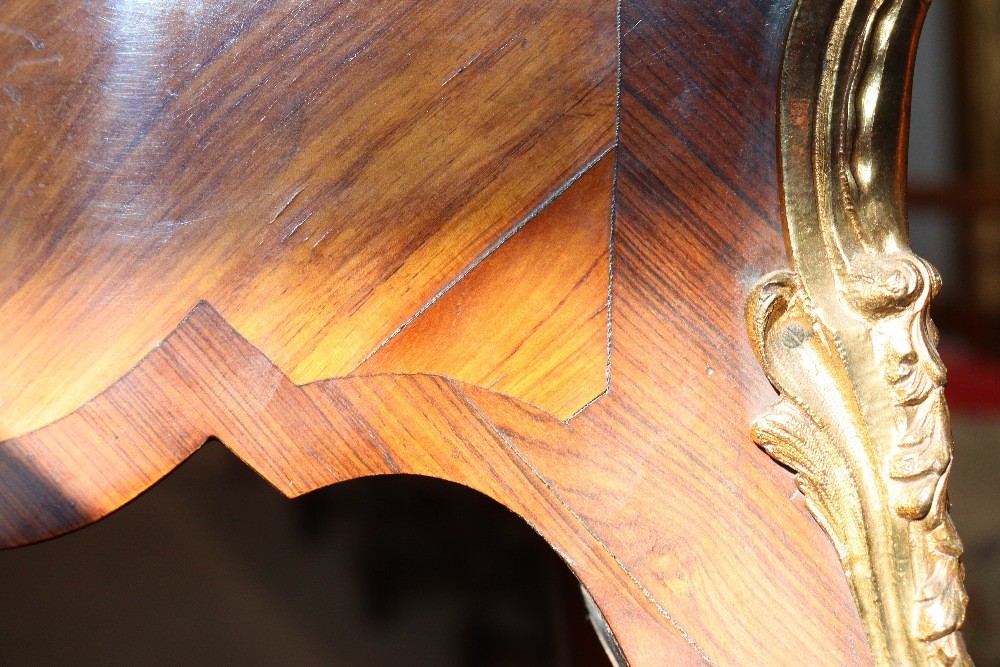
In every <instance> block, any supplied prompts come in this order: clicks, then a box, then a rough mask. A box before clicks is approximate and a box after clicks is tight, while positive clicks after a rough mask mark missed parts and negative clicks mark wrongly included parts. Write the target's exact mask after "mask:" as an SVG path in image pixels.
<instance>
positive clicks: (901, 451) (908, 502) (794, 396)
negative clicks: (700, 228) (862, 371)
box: [747, 254, 971, 665]
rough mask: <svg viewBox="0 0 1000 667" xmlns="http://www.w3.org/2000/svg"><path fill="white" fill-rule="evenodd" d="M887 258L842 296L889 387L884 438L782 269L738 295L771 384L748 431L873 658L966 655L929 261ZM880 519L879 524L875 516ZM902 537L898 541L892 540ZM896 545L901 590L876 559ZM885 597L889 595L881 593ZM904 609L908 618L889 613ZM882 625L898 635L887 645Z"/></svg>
mask: <svg viewBox="0 0 1000 667" xmlns="http://www.w3.org/2000/svg"><path fill="white" fill-rule="evenodd" d="M884 268H886V269H887V270H888V271H889V273H888V274H887V275H882V276H880V275H873V274H872V273H871V272H870V271H869V272H868V273H866V274H865V275H864V276H862V277H860V278H859V279H858V281H857V282H856V283H855V285H854V287H853V288H852V289H851V290H849V292H848V296H847V299H848V301H849V302H850V303H851V304H852V306H853V307H854V308H855V309H857V316H858V319H859V322H860V323H862V330H863V331H865V332H866V333H867V335H868V337H869V340H870V349H871V350H872V352H873V354H872V357H873V359H874V360H875V363H876V365H877V366H878V367H879V368H880V369H881V371H882V372H881V377H880V378H873V379H875V380H881V382H882V383H883V385H884V387H885V389H886V391H885V393H884V395H885V396H886V397H888V401H886V403H887V404H888V409H887V410H886V411H885V412H884V416H885V421H886V422H887V424H888V428H887V430H886V432H887V433H890V434H892V436H893V437H892V438H889V439H885V440H883V441H881V442H878V441H875V440H873V439H872V438H871V433H870V430H869V429H867V428H866V425H865V419H864V417H863V415H862V410H861V405H860V401H861V400H862V399H863V398H864V397H862V396H858V394H857V392H856V391H855V389H854V387H853V385H852V384H851V379H850V373H849V372H848V368H847V365H848V360H847V355H846V354H845V353H844V351H843V350H844V347H845V345H846V343H845V341H844V340H843V339H842V337H840V336H838V335H837V333H836V332H835V331H834V330H833V329H831V328H830V327H829V325H827V324H826V323H825V322H824V321H823V319H822V317H821V316H820V315H818V314H817V313H816V312H815V310H814V309H813V307H812V305H811V303H810V300H809V298H808V296H807V295H806V292H805V290H804V288H803V286H802V283H801V281H800V279H799V276H798V274H796V273H794V272H791V271H778V272H775V273H772V274H770V275H768V276H766V277H765V278H764V279H763V280H762V281H761V282H760V283H759V285H758V286H757V288H756V289H755V290H754V292H753V294H752V295H751V298H750V301H749V307H748V312H747V324H748V328H749V330H750V335H751V341H752V343H753V344H754V348H755V352H756V353H757V356H758V358H759V359H760V361H761V364H762V365H763V367H764V369H765V372H766V373H767V375H768V378H769V379H770V380H771V382H772V384H774V386H775V387H776V388H777V389H778V391H779V392H780V394H781V397H780V399H779V400H778V402H777V403H776V404H775V405H774V406H772V408H771V410H770V411H769V412H768V413H767V414H765V415H763V416H761V417H760V418H758V419H757V420H756V421H755V422H754V423H753V425H752V428H751V433H752V435H753V438H754V440H755V441H756V442H757V443H758V444H759V445H760V446H761V447H762V448H763V449H764V450H765V451H767V453H768V454H770V455H771V456H772V457H773V458H774V459H775V460H777V461H779V462H780V463H782V464H784V465H786V466H788V467H789V468H792V469H793V470H795V471H796V473H797V476H796V483H797V485H798V487H799V490H800V491H801V492H802V494H803V496H804V497H805V500H806V505H807V507H808V508H809V511H810V512H811V513H812V515H813V516H814V517H815V518H816V520H817V522H818V523H819V524H820V525H821V526H822V527H823V530H824V531H825V532H826V533H827V535H828V536H829V538H830V540H831V541H832V542H833V544H834V546H835V547H836V549H837V552H838V554H839V556H840V559H841V562H842V564H843V566H844V569H845V571H846V572H847V573H848V578H849V581H850V584H851V587H852V591H853V593H854V595H855V598H856V599H857V601H858V604H859V607H860V609H861V611H862V617H863V619H864V620H865V621H866V624H867V625H869V627H868V628H867V630H868V633H869V636H870V637H872V638H873V639H877V640H879V641H880V642H881V643H882V644H884V645H885V646H886V647H887V648H886V651H887V654H888V655H890V656H894V657H892V658H891V659H890V660H889V661H886V662H885V663H884V664H927V665H961V664H971V662H970V661H969V660H968V657H967V654H966V653H965V649H964V645H963V643H962V640H961V635H960V634H959V633H958V632H957V631H958V629H959V628H960V627H961V625H962V622H963V620H964V616H965V606H966V602H967V598H966V595H965V590H964V587H963V585H962V581H963V578H964V573H963V570H962V565H961V562H960V560H959V559H960V557H961V555H962V544H961V541H960V540H959V538H958V535H957V533H956V531H955V528H954V525H953V524H952V522H951V519H950V517H949V516H948V512H947V493H946V487H947V473H948V471H949V466H950V464H951V442H950V425H949V417H948V410H947V406H946V404H945V402H944V396H943V389H942V385H943V383H944V381H945V375H944V369H943V366H942V365H941V362H940V360H939V359H938V357H937V354H936V353H935V352H934V347H933V344H932V341H933V339H934V337H935V336H936V334H935V332H934V329H933V325H932V324H931V323H930V321H929V319H928V318H927V316H926V311H927V304H928V302H929V298H930V296H931V295H932V294H933V292H934V291H936V289H937V285H938V284H939V281H938V278H937V275H936V273H935V272H934V270H933V268H931V267H930V265H929V264H927V263H926V262H924V261H923V260H920V259H919V258H916V257H915V256H913V255H909V254H907V255H900V256H898V257H894V258H892V261H890V262H887V264H886V266H885V267H884ZM852 333H855V334H856V333H857V332H852ZM868 398H869V399H871V398H873V397H871V396H869V397H868ZM886 518H889V519H890V521H889V524H890V527H889V529H888V530H885V526H880V525H879V524H880V523H884V522H885V519H886ZM893 523H895V524H898V525H897V526H892V524H893ZM901 538H902V542H903V544H902V545H900V544H896V543H895V542H897V541H900V539H901ZM901 547H905V550H906V551H908V552H909V553H908V563H907V564H908V566H909V567H908V568H907V569H909V570H910V571H911V577H912V579H911V581H912V584H911V586H909V588H910V590H911V594H910V595H909V596H908V595H907V593H906V590H905V589H906V588H908V587H907V586H906V585H905V584H906V582H905V581H903V580H904V579H906V577H896V576H894V575H895V573H893V572H892V568H891V567H881V568H880V567H879V564H880V562H884V563H885V564H890V561H891V560H892V557H894V556H895V555H896V554H897V553H898V552H899V551H900V550H901ZM880 579H881V581H880ZM893 595H895V596H896V598H897V599H896V600H895V603H896V604H895V605H893V604H891V603H890V600H889V599H887V598H888V596H893ZM893 606H896V607H897V608H899V612H901V613H897V614H896V619H894V618H892V617H890V616H888V615H887V614H890V613H893V612H892V611H891V610H892V607H893ZM907 609H908V610H909V613H907ZM907 616H909V617H910V618H911V619H912V620H911V622H910V623H905V622H903V623H894V620H901V619H904V618H905V617H907ZM892 625H897V626H899V627H898V628H897V633H898V634H899V636H900V637H901V638H902V639H903V640H904V641H903V642H902V644H903V646H901V647H898V648H897V649H896V650H893V649H892V647H891V636H892V627H891V626H892ZM897 643H899V642H897ZM873 644H876V641H873ZM906 645H909V646H910V647H911V648H912V649H914V650H916V651H917V654H916V655H917V656H918V657H916V658H912V659H911V658H908V657H905V656H906V654H907V653H909V652H912V651H907V650H904V649H905V648H906ZM873 648H874V646H873ZM894 654H895V655H894ZM919 656H924V657H925V661H921V659H920V657H919Z"/></svg>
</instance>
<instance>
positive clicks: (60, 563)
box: [0, 442, 609, 667]
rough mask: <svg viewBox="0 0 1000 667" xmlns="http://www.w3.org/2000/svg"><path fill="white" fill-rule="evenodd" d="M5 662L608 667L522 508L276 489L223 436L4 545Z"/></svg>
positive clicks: (394, 491) (460, 495)
mask: <svg viewBox="0 0 1000 667" xmlns="http://www.w3.org/2000/svg"><path fill="white" fill-rule="evenodd" d="M0 591H2V594H0V665H4V666H6V665H18V666H22V665H101V666H111V665H122V666H125V665H129V666H135V665H143V666H153V665H172V666H176V665H185V666H186V665H296V666H307V665H317V666H319V665H328V666H332V665H351V666H352V667H357V666H365V667H368V666H371V667H382V666H384V667H404V666H405V667H451V666H455V667H472V666H476V667H515V666H516V667H536V666H537V667H543V666H544V667H549V666H554V667H597V666H600V667H607V666H608V665H609V661H608V658H607V657H606V656H605V654H604V651H603V649H602V647H601V645H600V643H599V641H598V639H597V637H596V635H595V633H594V631H593V630H592V628H591V626H590V624H589V621H588V620H587V616H586V610H585V607H584V603H583V599H582V597H581V594H580V588H579V584H578V583H577V582H576V579H575V578H574V577H573V575H572V574H571V573H570V571H569V569H568V568H567V567H566V566H565V564H563V562H562V561H561V560H559V558H558V557H557V556H556V555H555V553H554V552H553V551H552V550H551V549H550V548H549V547H548V545H547V544H546V543H545V542H544V541H543V540H542V538H541V537H539V536H538V535H537V534H535V533H534V532H532V530H531V529H530V528H529V527H528V526H527V524H526V523H525V522H524V521H522V520H521V519H520V518H519V517H517V516H516V515H514V514H512V513H511V512H509V511H508V510H507V509H505V508H503V507H502V506H500V505H499V504H497V503H496V502H494V501H492V500H490V499H488V498H486V497H485V496H483V495H481V494H479V493H477V492H475V491H471V490H469V489H466V488H464V487H461V486H458V485H456V484H452V483H449V482H443V481H440V480H434V479H429V478H421V477H408V476H393V477H376V478H368V479H360V480H354V481H351V482H346V483H343V484H339V485H335V486H333V487H329V488H326V489H321V490H319V491H317V492H314V493H311V494H309V495H307V496H304V497H302V498H298V499H296V500H287V499H286V498H284V497H283V496H282V495H281V494H280V493H278V492H277V491H276V490H275V489H274V488H272V487H271V486H270V485H269V484H268V483H267V482H265V481H264V480H263V479H261V478H260V477H258V476H257V474H256V473H255V472H253V471H252V470H250V468H248V467H247V466H246V465H244V464H243V463H242V462H241V461H239V460H238V459H237V458H236V457H235V456H233V455H232V454H231V453H230V452H229V451H228V450H226V449H225V448H224V447H223V446H222V445H221V444H220V443H218V442H210V443H208V444H207V445H206V446H205V447H203V448H202V449H201V450H200V451H198V452H197V453H195V454H194V455H193V456H192V457H191V459H190V460H188V461H187V462H186V463H184V464H182V465H181V466H180V468H178V469H177V470H176V471H175V472H174V473H172V474H171V475H169V476H168V477H167V478H166V479H165V480H164V481H163V482H162V483H160V484H159V485H157V486H156V487H154V488H153V489H152V490H151V491H150V492H148V493H146V494H145V495H143V496H142V497H140V498H139V499H138V500H136V501H135V502H133V503H131V504H130V505H128V506H126V507H125V508H123V509H122V510H120V511H119V512H117V513H115V514H113V515H111V516H110V517H108V518H107V519H104V520H103V521H100V522H98V523H97V524H95V525H93V526H90V527H88V528H86V529H84V530H81V531H78V532H76V533H73V534H70V535H67V536H64V537H61V538H59V539H57V540H53V541H50V542H45V543H42V544H36V545H32V546H29V547H25V548H23V549H16V550H13V551H9V552H5V553H3V554H2V555H0Z"/></svg>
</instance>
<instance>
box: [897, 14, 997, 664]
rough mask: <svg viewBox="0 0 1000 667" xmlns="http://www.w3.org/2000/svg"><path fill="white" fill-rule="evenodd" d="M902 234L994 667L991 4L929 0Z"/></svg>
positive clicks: (972, 624) (970, 624)
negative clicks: (930, 269) (928, 319)
mask: <svg viewBox="0 0 1000 667" xmlns="http://www.w3.org/2000/svg"><path fill="white" fill-rule="evenodd" d="M914 77H915V80H914V86H913V106H912V109H913V116H912V124H911V127H910V163H909V167H910V174H909V199H910V201H909V204H910V235H911V239H912V242H913V248H914V250H916V252H917V253H918V254H920V255H922V256H924V257H926V258H927V259H929V260H930V261H931V262H932V263H933V264H934V265H935V266H937V267H938V269H939V270H940V272H941V276H942V278H943V280H944V288H943V289H942V291H941V294H940V296H938V298H937V299H936V300H935V302H934V305H933V307H932V314H933V317H934V321H935V322H936V323H937V325H938V328H939V329H940V330H941V356H942V357H943V359H944V362H945V364H946V365H947V366H948V376H949V384H948V388H947V390H946V395H947V397H948V403H949V407H950V408H951V412H952V424H953V428H954V432H955V461H954V464H953V470H952V478H951V486H950V489H951V501H952V517H953V518H954V520H955V524H956V526H957V527H958V532H959V534H960V535H961V537H962V540H963V542H964V543H965V559H964V560H965V567H966V573H967V577H966V588H967V589H968V592H969V611H968V620H967V622H966V631H965V637H966V641H967V642H968V645H969V651H970V653H971V654H972V657H973V659H974V660H975V662H976V665H978V667H997V666H1000V0H934V2H933V3H932V4H931V8H930V12H929V15H928V18H927V23H926V24H925V25H924V31H923V34H922V36H921V39H920V46H919V48H918V50H917V65H916V70H915V75H914Z"/></svg>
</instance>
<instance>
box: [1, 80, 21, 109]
mask: <svg viewBox="0 0 1000 667" xmlns="http://www.w3.org/2000/svg"><path fill="white" fill-rule="evenodd" d="M3 92H5V93H7V97H9V98H10V99H12V100H14V104H16V105H17V106H21V96H20V95H18V94H17V91H16V90H14V88H13V86H11V85H10V84H7V85H5V86H4V87H3Z"/></svg>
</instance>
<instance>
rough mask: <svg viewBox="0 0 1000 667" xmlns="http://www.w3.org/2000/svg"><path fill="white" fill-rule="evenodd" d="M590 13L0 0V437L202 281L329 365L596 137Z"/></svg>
mask: <svg viewBox="0 0 1000 667" xmlns="http://www.w3.org/2000/svg"><path fill="white" fill-rule="evenodd" d="M614 22H615V7H614V6H613V5H612V4H610V3H589V4H581V3H578V2H566V1H564V2H555V3H547V4H544V5H537V4H536V3H471V2H451V1H448V2H443V1H442V2H413V1H409V2H384V3H340V2H268V3H245V2H223V1H214V2H208V3H202V2H197V3H195V2H188V3H169V4H163V3H139V4H137V3H116V2H112V3H101V4H95V3H87V2H80V3H76V2H70V3H64V2H37V1H18V2H8V3H4V5H3V8H2V15H0V26H6V28H5V30H4V31H3V32H0V39H2V40H3V42H2V45H0V48H2V50H3V52H4V54H5V55H4V57H3V59H2V62H3V63H10V69H9V70H8V72H7V81H8V83H7V85H8V86H9V87H10V88H11V89H12V90H14V91H15V94H14V96H13V97H11V96H10V94H8V95H7V96H6V97H2V96H0V103H2V104H3V108H4V115H5V117H6V122H5V123H0V145H2V146H4V151H3V155H2V157H0V174H3V175H4V177H3V179H2V185H0V188H2V189H0V216H2V219H3V220H4V223H5V231H6V239H5V242H4V244H3V247H4V250H3V251H0V275H3V276H4V280H3V285H2V287H0V298H2V302H0V303H2V305H0V366H2V367H3V368H4V375H5V382H4V383H3V385H0V437H10V436H13V435H18V434H20V433H24V432H26V431H28V430H31V429H34V428H37V427H39V426H42V425H44V424H46V423H48V422H50V421H52V420H53V419H55V418H58V417H61V416H63V415H65V414H67V413H68V412H70V411H71V410H73V409H76V408H77V407H79V406H80V405H82V404H83V403H84V402H85V401H87V400H89V399H90V398H93V397H94V396H95V395H97V394H98V393H99V392H100V391H102V390H103V389H105V388H106V387H107V386H108V385H110V384H111V383H112V382H113V381H114V380H115V379H117V378H118V377H120V376H121V375H122V374H124V373H125V372H126V371H127V370H128V369H129V368H131V367H132V366H133V365H135V364H136V363H137V362H138V361H139V360H140V359H141V358H142V357H143V356H144V355H145V354H147V353H148V352H149V351H150V350H151V349H152V348H153V347H154V346H155V345H156V344H157V343H159V342H160V341H162V340H163V339H164V338H165V337H166V335H167V334H168V333H169V332H170V331H171V330H172V329H173V328H174V327H175V326H177V324H178V323H179V322H180V321H181V319H182V318H183V317H184V316H185V314H187V313H188V312H189V311H190V310H191V309H192V308H193V307H194V305H195V304H196V303H198V301H200V300H202V299H205V300H208V301H210V302H211V303H212V304H213V306H214V307H215V308H216V309H217V310H218V311H219V312H220V313H222V314H223V316H224V317H225V318H226V319H227V321H229V322H230V323H231V324H232V325H233V326H235V327H236V328H237V329H238V330H239V331H240V332H241V333H242V334H243V335H244V336H246V337H247V338H248V339H249V340H250V341H252V342H253V343H254V345H256V346H257V347H259V348H260V349H261V350H263V351H264V353H265V354H267V356H268V357H269V358H270V359H272V360H273V361H274V362H275V363H276V364H278V366H279V367H281V368H282V370H284V371H285V372H286V373H287V374H288V375H289V377H291V378H292V379H293V380H295V381H296V382H311V381H314V380H319V379H323V378H327V377H335V376H341V375H346V374H348V373H350V372H352V371H353V370H354V369H356V368H357V366H358V365H359V364H360V363H361V362H362V361H363V360H364V359H365V358H366V357H368V356H369V355H370V354H371V353H372V352H373V351H374V350H375V349H377V348H378V346H379V345H380V344H382V343H383V342H384V341H386V340H387V339H388V338H389V337H391V336H392V334H393V333H394V332H395V331H397V330H398V329H399V328H400V327H401V326H403V325H404V324H405V323H406V322H407V321H409V320H410V319H411V318H412V317H413V315H414V314H416V313H417V312H418V311H419V310H420V309H421V308H422V307H423V306H424V305H425V304H427V303H428V302H429V301H430V300H431V299H432V298H434V296H435V295H437V294H439V293H440V292H441V291H442V290H444V289H445V288H446V287H448V286H449V285H450V284H451V282H452V281H453V280H454V279H455V278H456V276H458V275H459V274H461V273H462V272H463V271H464V270H465V269H466V268H467V267H468V266H469V265H470V264H472V263H474V262H475V261H476V260H477V259H479V258H482V257H483V256H484V255H486V254H488V253H489V252H490V250H492V249H493V248H495V247H496V245H497V244H498V243H499V242H500V241H501V240H503V239H504V238H506V235H508V234H509V232H510V231H511V230H512V229H514V228H515V227H516V226H517V225H518V224H519V223H520V222H522V221H523V220H524V219H525V217H527V216H528V215H530V213H531V212H532V211H533V210H534V209H536V208H537V207H539V206H541V205H542V204H543V203H545V202H546V201H547V200H548V198H549V197H551V196H552V194H553V193H555V192H556V191H557V190H558V189H559V188H560V187H562V186H563V185H564V184H565V183H567V182H568V181H569V180H570V179H571V178H573V177H574V176H575V175H577V174H578V173H579V172H580V171H581V170H582V169H583V168H584V167H586V166H587V165H588V164H590V163H591V162H593V161H594V160H595V159H596V158H597V157H599V156H601V155H603V154H604V153H605V152H606V151H607V150H608V149H609V148H610V146H611V145H612V142H613V141H614V122H615V78H616V77H615V23H614ZM43 55H44V58H40V56H43ZM608 197H610V192H609V193H608ZM604 245H606V243H605V244H604ZM98 324H99V325H98ZM597 393H600V392H599V391H598V392H597ZM594 396H596V393H595V394H593V395H591V396H590V397H589V398H593V397H594ZM581 406H582V404H581V405H579V406H577V407H581Z"/></svg>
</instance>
